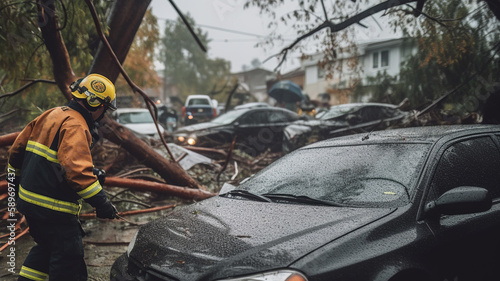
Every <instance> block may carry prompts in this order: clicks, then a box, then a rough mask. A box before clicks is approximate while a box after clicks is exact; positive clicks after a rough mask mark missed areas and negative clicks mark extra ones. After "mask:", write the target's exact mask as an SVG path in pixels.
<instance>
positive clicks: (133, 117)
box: [118, 111, 154, 124]
mask: <svg viewBox="0 0 500 281" xmlns="http://www.w3.org/2000/svg"><path fill="white" fill-rule="evenodd" d="M118 121H119V122H120V123H122V124H130V123H133V124H135V123H154V121H153V117H151V114H150V113H149V112H148V111H142V112H124V113H121V114H120V115H119V116H118Z"/></svg>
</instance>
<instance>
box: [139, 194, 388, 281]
mask: <svg viewBox="0 0 500 281" xmlns="http://www.w3.org/2000/svg"><path fill="white" fill-rule="evenodd" d="M390 212H391V210H390V209H363V208H345V207H344V208H340V207H328V206H310V205H296V204H278V203H266V202H255V201H248V200H237V199H229V198H222V197H218V196H217V197H214V198H211V199H207V200H205V201H202V202H200V203H196V204H193V205H190V206H186V207H182V208H180V209H177V210H176V211H174V212H172V213H171V214H169V215H168V216H167V217H165V218H162V219H159V220H156V221H154V222H151V223H149V224H148V225H146V226H144V227H142V228H141V230H140V232H139V235H138V237H137V240H136V243H135V246H134V248H133V250H132V252H131V254H130V256H131V257H132V258H133V259H134V260H136V261H139V262H140V263H141V264H142V266H145V267H147V268H149V269H150V270H151V269H152V270H153V271H157V272H161V273H162V274H166V275H167V276H171V277H175V278H178V279H179V280H201V279H203V280H213V279H216V278H225V277H230V276H234V275H242V274H249V273H255V272H258V271H263V270H269V269H273V268H280V267H281V268H282V267H286V266H288V265H290V264H292V263H293V262H294V261H296V260H297V259H299V258H301V257H303V256H304V255H307V254H308V253H310V252H311V251H314V250H315V249H317V248H319V247H321V246H323V245H324V244H326V243H328V242H330V241H332V240H335V239H336V238H338V237H340V236H342V235H345V234H346V233H349V232H351V231H353V230H355V229H357V228H359V227H362V226H364V225H366V224H369V223H370V222H373V221H375V220H377V219H379V218H381V217H383V216H385V215H387V214H389V213H390Z"/></svg>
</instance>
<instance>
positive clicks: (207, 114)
mask: <svg viewBox="0 0 500 281" xmlns="http://www.w3.org/2000/svg"><path fill="white" fill-rule="evenodd" d="M217 106H218V102H217V101H216V100H213V99H211V98H210V97H209V96H207V95H190V96H188V97H187V99H186V102H185V104H184V106H183V107H182V121H183V123H184V125H190V124H196V123H200V122H207V121H210V120H211V119H213V118H214V117H216V116H217Z"/></svg>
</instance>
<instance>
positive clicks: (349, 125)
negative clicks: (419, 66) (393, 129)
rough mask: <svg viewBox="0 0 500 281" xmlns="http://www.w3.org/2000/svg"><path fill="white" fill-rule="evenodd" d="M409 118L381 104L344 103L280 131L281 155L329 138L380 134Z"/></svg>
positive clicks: (401, 112)
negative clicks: (380, 131) (281, 140)
mask: <svg viewBox="0 0 500 281" xmlns="http://www.w3.org/2000/svg"><path fill="white" fill-rule="evenodd" d="M409 116H410V113H408V112H405V111H401V110H399V109H398V107H397V106H395V105H392V104H385V103H348V104H341V105H335V106H332V107H330V109H329V110H327V111H324V112H321V113H319V114H318V115H317V116H316V119H313V120H299V121H297V122H295V123H293V124H291V125H289V126H287V127H286V128H285V129H284V139H283V152H284V153H287V152H290V151H292V150H295V149H297V148H299V147H302V146H304V145H307V144H310V143H313V142H316V141H320V140H325V139H329V138H333V137H339V136H344V135H350V134H355V133H363V132H371V131H376V130H383V129H386V128H388V127H390V126H394V125H396V124H399V123H401V122H403V121H405V120H407V118H408V117H409Z"/></svg>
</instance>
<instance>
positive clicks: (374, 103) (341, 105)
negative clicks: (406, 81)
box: [330, 102, 398, 108]
mask: <svg viewBox="0 0 500 281" xmlns="http://www.w3.org/2000/svg"><path fill="white" fill-rule="evenodd" d="M362 106H385V107H390V108H397V107H398V106H397V105H394V104H390V103H379V102H353V103H343V104H337V105H332V106H330V108H333V107H362Z"/></svg>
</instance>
